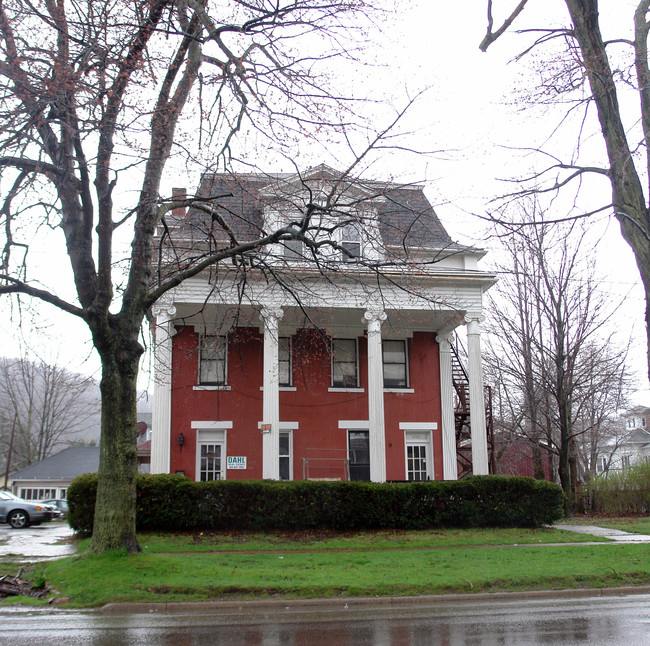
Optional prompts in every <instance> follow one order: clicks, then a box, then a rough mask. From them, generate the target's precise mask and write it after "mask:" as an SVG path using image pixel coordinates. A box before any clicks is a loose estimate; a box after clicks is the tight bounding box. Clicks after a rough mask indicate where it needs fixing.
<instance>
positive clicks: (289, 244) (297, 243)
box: [283, 239, 305, 260]
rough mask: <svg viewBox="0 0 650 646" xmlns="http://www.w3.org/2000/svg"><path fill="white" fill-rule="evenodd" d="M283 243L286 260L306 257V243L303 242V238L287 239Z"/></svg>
mask: <svg viewBox="0 0 650 646" xmlns="http://www.w3.org/2000/svg"><path fill="white" fill-rule="evenodd" d="M283 245H284V259H285V260H304V259H305V245H304V244H303V243H302V240H295V239H294V240H285V241H284V243H283Z"/></svg>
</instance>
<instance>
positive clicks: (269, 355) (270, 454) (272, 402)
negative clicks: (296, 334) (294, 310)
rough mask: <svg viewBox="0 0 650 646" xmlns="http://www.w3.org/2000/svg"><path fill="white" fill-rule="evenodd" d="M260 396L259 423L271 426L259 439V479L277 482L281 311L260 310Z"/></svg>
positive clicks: (278, 309)
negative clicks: (260, 452) (260, 470)
mask: <svg viewBox="0 0 650 646" xmlns="http://www.w3.org/2000/svg"><path fill="white" fill-rule="evenodd" d="M260 316H261V318H262V321H263V322H264V393H263V396H262V423H263V424H270V425H271V432H270V433H264V434H263V435H262V477H263V478H269V479H271V480H279V479H280V367H279V363H278V327H279V323H280V319H281V318H282V317H283V316H284V311H283V310H281V309H280V308H279V307H277V308H270V307H264V308H262V311H261V312H260Z"/></svg>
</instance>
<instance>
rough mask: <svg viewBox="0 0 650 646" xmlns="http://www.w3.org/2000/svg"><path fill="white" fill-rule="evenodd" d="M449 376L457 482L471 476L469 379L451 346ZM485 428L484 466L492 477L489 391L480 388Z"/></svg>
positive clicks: (492, 422) (492, 429)
mask: <svg viewBox="0 0 650 646" xmlns="http://www.w3.org/2000/svg"><path fill="white" fill-rule="evenodd" d="M451 350H452V358H451V374H452V380H453V385H454V393H455V401H454V422H455V427H456V456H457V460H458V478H459V479H460V478H464V477H465V476H468V475H471V473H472V427H471V417H470V407H469V376H468V374H467V371H466V370H465V366H464V365H463V361H462V360H461V357H460V353H459V352H458V348H457V347H456V346H455V345H453V344H452V346H451ZM483 398H484V405H485V427H486V433H487V446H488V465H489V470H490V473H495V471H496V468H495V467H496V465H495V461H494V460H495V454H494V421H493V417H492V389H491V388H490V386H484V388H483Z"/></svg>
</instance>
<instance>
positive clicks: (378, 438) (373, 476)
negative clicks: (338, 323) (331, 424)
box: [363, 310, 386, 482]
mask: <svg viewBox="0 0 650 646" xmlns="http://www.w3.org/2000/svg"><path fill="white" fill-rule="evenodd" d="M363 316H364V319H365V322H366V323H367V324H368V422H369V429H368V431H369V442H370V480H371V481H372V482H386V429H385V422H384V368H383V359H382V352H381V324H382V323H383V322H384V321H385V320H386V313H385V312H384V311H382V310H367V311H366V313H365V314H364V315H363Z"/></svg>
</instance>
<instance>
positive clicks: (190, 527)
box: [68, 475, 563, 533]
mask: <svg viewBox="0 0 650 646" xmlns="http://www.w3.org/2000/svg"><path fill="white" fill-rule="evenodd" d="M137 487H138V498H137V500H138V503H137V504H138V507H137V516H136V518H137V527H138V530H139V531H196V530H250V531H267V530H306V529H334V530H364V529H381V528H385V529H388V528H392V529H426V528H435V527H535V526H539V525H542V524H545V523H551V522H553V521H555V520H557V519H559V518H561V517H562V500H563V498H562V490H561V488H560V487H559V486H557V485H555V484H553V483H550V482H546V481H543V480H533V479H532V478H517V477H510V476H474V477H470V478H466V479H464V480H460V481H453V482H451V481H448V482H441V481H434V482H409V483H385V484H384V483H382V484H377V483H370V482H313V481H304V480H299V481H295V482H276V481H268V480H221V481H214V482H193V481H191V480H189V479H188V478H185V477H183V476H178V475H140V476H138V481H137ZM96 491H97V476H96V475H86V476H81V477H80V478H77V479H76V480H75V481H74V482H73V483H72V485H71V486H70V489H69V494H68V499H69V500H68V502H69V504H70V515H69V519H70V525H71V526H72V528H73V529H74V530H75V531H77V532H83V533H89V532H91V531H92V522H93V509H94V501H95V496H96Z"/></svg>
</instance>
